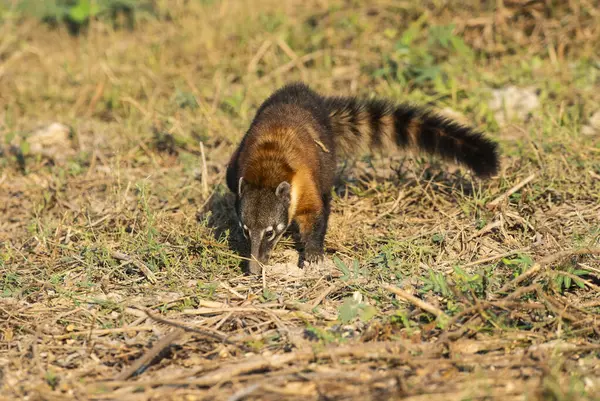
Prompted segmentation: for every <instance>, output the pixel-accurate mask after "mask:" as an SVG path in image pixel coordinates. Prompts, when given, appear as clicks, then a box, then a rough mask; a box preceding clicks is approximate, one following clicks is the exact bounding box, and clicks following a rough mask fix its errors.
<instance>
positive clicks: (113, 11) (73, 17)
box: [17, 0, 152, 34]
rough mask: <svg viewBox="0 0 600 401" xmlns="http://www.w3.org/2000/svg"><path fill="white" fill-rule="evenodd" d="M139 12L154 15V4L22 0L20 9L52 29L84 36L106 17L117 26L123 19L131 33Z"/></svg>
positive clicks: (108, 0)
mask: <svg viewBox="0 0 600 401" xmlns="http://www.w3.org/2000/svg"><path fill="white" fill-rule="evenodd" d="M136 10H149V11H152V6H151V3H150V2H147V1H140V0H102V1H94V0H44V1H40V0H23V1H21V2H20V3H19V5H18V8H17V11H18V12H20V13H21V14H23V15H27V16H30V17H34V18H38V19H40V20H41V21H43V22H45V23H47V24H49V25H52V26H57V25H59V24H65V25H66V26H67V27H68V29H69V32H71V33H72V34H79V33H81V32H82V30H84V29H85V28H86V27H87V26H88V24H89V22H90V20H92V19H94V18H99V17H103V16H108V17H109V18H110V19H112V21H113V23H115V24H117V20H119V19H120V18H121V17H124V18H125V19H126V23H125V24H126V25H127V26H128V27H129V28H130V29H132V28H133V26H134V23H135V11H136Z"/></svg>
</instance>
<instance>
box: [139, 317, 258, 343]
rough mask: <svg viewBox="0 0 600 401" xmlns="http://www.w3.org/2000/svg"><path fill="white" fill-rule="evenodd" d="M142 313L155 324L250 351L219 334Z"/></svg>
mask: <svg viewBox="0 0 600 401" xmlns="http://www.w3.org/2000/svg"><path fill="white" fill-rule="evenodd" d="M144 312H146V315H147V316H148V317H149V318H150V319H152V320H154V321H156V322H159V323H162V324H166V325H168V326H171V327H175V328H178V329H181V330H183V331H187V332H190V333H195V334H199V335H201V336H204V337H208V338H212V339H213V340H217V341H220V342H222V343H224V344H229V345H233V346H236V347H238V348H240V349H242V350H243V351H246V352H248V351H250V349H249V348H248V347H246V346H244V345H242V344H238V343H235V342H233V341H230V340H228V339H227V337H225V336H223V335H221V334H218V333H215V332H213V331H209V330H205V329H198V328H195V327H190V326H187V325H185V324H183V323H179V322H175V321H172V320H167V319H163V318H162V317H158V316H155V315H154V314H152V313H150V311H148V310H145V311H144Z"/></svg>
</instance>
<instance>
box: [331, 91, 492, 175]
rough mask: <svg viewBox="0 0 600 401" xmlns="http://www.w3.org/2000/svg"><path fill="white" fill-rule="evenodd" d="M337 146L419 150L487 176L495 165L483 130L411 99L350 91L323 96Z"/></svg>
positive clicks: (490, 141)
mask: <svg viewBox="0 0 600 401" xmlns="http://www.w3.org/2000/svg"><path fill="white" fill-rule="evenodd" d="M324 101H325V105H326V108H327V111H328V114H329V118H330V122H331V126H332V130H333V140H334V141H335V144H336V148H338V149H340V150H342V151H344V152H345V153H352V152H354V151H356V150H357V149H358V148H360V147H361V146H364V145H365V144H366V145H367V147H368V148H371V149H373V148H375V149H376V148H382V147H384V146H385V144H386V141H387V143H389V142H390V141H391V142H392V143H394V144H395V145H396V146H398V147H399V148H402V149H414V150H420V151H424V152H425V153H428V154H430V155H435V156H438V157H441V158H442V159H445V160H448V161H454V162H457V164H462V165H464V166H466V167H468V168H469V169H470V170H472V171H473V172H474V173H475V174H476V175H477V176H479V177H481V178H487V177H489V176H492V175H494V174H496V172H497V171H498V168H499V156H498V145H497V144H496V143H495V142H494V141H492V140H490V139H488V138H486V137H485V136H484V135H483V133H482V132H480V131H477V130H475V129H473V128H470V127H468V126H464V125H462V124H460V123H458V122H455V121H453V120H450V119H448V118H446V117H443V116H441V115H438V114H436V113H434V112H432V111H429V110H426V109H424V108H423V107H420V106H413V105H410V104H394V103H392V102H390V101H387V100H379V99H373V100H362V99H356V98H352V97H326V98H324Z"/></svg>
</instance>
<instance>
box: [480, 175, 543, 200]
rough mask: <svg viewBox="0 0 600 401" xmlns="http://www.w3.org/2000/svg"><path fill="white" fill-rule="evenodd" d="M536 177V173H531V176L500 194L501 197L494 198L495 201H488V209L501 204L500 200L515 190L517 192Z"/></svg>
mask: <svg viewBox="0 0 600 401" xmlns="http://www.w3.org/2000/svg"><path fill="white" fill-rule="evenodd" d="M534 178H535V174H531V175H530V176H529V177H527V178H525V179H524V180H523V181H521V182H519V183H518V184H516V185H515V186H513V187H512V188H510V189H509V190H508V191H506V192H505V193H503V194H502V195H500V196H499V197H497V198H496V199H494V200H493V201H491V202H490V203H488V204H487V205H486V207H487V208H488V209H494V208H495V207H496V206H498V205H499V204H500V202H502V201H504V200H505V199H506V198H508V197H509V196H511V195H512V194H514V193H515V192H517V191H518V190H519V189H521V188H523V187H524V186H525V185H527V184H528V183H530V182H531V181H533V179H534Z"/></svg>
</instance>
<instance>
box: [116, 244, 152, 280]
mask: <svg viewBox="0 0 600 401" xmlns="http://www.w3.org/2000/svg"><path fill="white" fill-rule="evenodd" d="M110 256H112V257H113V258H115V259H117V260H122V261H124V262H128V263H133V265H134V266H135V267H137V268H138V269H140V271H141V272H142V273H143V274H144V276H146V278H147V279H148V281H150V282H151V283H152V284H155V283H156V276H155V275H154V273H152V270H150V269H149V268H148V266H146V265H145V264H144V263H142V262H141V261H139V260H137V259H134V258H132V257H131V256H129V255H126V254H124V253H123V252H119V251H114V252H112V253H111V254H110Z"/></svg>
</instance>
